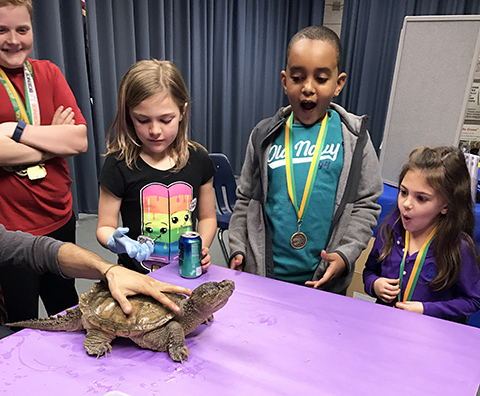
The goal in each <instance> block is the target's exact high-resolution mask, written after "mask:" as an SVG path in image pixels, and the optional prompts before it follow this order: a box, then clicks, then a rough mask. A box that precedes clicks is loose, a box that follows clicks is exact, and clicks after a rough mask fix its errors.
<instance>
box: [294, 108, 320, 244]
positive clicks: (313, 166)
mask: <svg viewBox="0 0 480 396" xmlns="http://www.w3.org/2000/svg"><path fill="white" fill-rule="evenodd" d="M292 124H293V113H292V114H291V115H290V117H288V120H287V125H286V126H285V170H286V173H287V189H288V196H289V197H290V201H291V202H292V204H293V207H294V209H295V211H296V212H297V226H298V230H297V232H295V233H294V234H293V235H292V237H291V238H290V245H291V246H292V247H293V248H294V249H303V248H304V247H305V245H306V244H307V236H306V235H305V234H304V233H303V232H301V231H300V227H301V226H302V222H303V217H304V216H305V212H306V211H307V207H308V203H309V201H310V196H311V194H312V190H313V183H314V181H315V178H316V176H317V170H318V163H319V161H320V154H321V152H322V151H323V146H324V145H325V136H326V135H327V129H328V112H327V113H325V117H323V120H322V125H321V128H320V132H319V133H318V137H317V142H316V144H315V151H314V153H313V157H312V162H311V163H310V168H309V170H308V176H307V181H306V183H305V190H304V191H303V197H302V202H301V204H300V207H299V206H298V202H297V191H296V188H295V175H294V172H293V159H292V151H293V148H292V146H293V143H292V140H293V139H292V138H290V134H291V132H292Z"/></svg>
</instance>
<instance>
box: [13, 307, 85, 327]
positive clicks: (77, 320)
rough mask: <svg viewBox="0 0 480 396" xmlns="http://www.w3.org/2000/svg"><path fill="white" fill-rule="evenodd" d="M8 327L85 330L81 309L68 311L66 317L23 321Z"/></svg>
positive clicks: (58, 316) (59, 316)
mask: <svg viewBox="0 0 480 396" xmlns="http://www.w3.org/2000/svg"><path fill="white" fill-rule="evenodd" d="M7 326H13V327H27V328H29V329H37V330H50V331H78V330H83V329H84V327H83V323H82V312H81V311H80V308H79V307H76V308H73V309H67V312H66V314H65V315H57V316H50V317H49V318H40V319H30V320H22V321H20V322H14V323H7Z"/></svg>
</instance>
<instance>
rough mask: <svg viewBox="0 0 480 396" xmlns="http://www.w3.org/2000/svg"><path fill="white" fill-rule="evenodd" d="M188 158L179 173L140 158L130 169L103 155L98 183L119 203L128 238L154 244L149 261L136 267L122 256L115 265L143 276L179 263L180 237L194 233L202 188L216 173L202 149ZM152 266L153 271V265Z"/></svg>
mask: <svg viewBox="0 0 480 396" xmlns="http://www.w3.org/2000/svg"><path fill="white" fill-rule="evenodd" d="M189 155H190V156H189V159H188V163H187V165H185V166H184V167H183V168H182V169H181V170H180V171H179V172H177V173H174V172H171V171H169V170H167V171H163V170H158V169H155V168H152V167H151V166H150V165H148V164H147V163H145V161H143V160H142V159H141V158H140V157H139V158H138V159H137V163H136V165H133V168H132V169H130V168H128V167H127V165H126V163H125V161H118V160H117V159H116V158H115V154H111V155H109V156H107V158H106V160H105V164H104V166H103V168H102V171H101V173H100V178H99V182H100V184H101V185H102V186H104V187H105V188H107V189H108V190H109V191H110V192H111V193H112V194H114V195H115V196H116V197H118V198H121V199H122V203H121V206H120V213H121V216H122V223H123V227H128V228H129V229H130V231H129V232H128V234H127V235H128V236H129V237H130V238H132V239H133V240H137V238H138V237H139V235H146V236H148V237H150V238H152V239H154V240H155V250H154V252H153V254H152V257H151V261H149V262H146V263H143V264H141V263H139V262H138V261H136V260H135V259H132V258H130V257H128V255H126V254H121V255H119V263H121V264H123V265H124V266H126V267H127V268H130V269H133V270H136V271H138V272H142V273H146V272H149V271H150V270H151V266H152V265H158V266H161V265H163V264H167V263H169V262H175V261H177V260H178V239H179V237H180V234H181V233H182V232H184V231H189V230H192V229H195V227H196V219H197V210H196V207H197V202H198V193H199V189H200V187H201V186H202V185H203V184H205V183H207V182H208V181H209V180H210V179H211V178H212V177H213V175H214V174H215V166H214V164H213V162H212V160H211V159H210V157H209V156H208V153H207V152H206V151H205V150H204V149H203V148H197V149H194V148H192V147H190V148H189ZM154 268H155V267H154Z"/></svg>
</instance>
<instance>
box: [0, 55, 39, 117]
mask: <svg viewBox="0 0 480 396" xmlns="http://www.w3.org/2000/svg"><path fill="white" fill-rule="evenodd" d="M23 75H24V86H25V103H26V105H27V107H26V108H25V106H24V105H23V103H22V100H21V99H20V97H19V96H18V93H17V90H16V89H15V87H14V86H13V84H12V82H11V81H10V79H9V78H8V76H7V74H6V73H5V71H4V70H3V69H2V68H0V82H1V83H2V85H3V86H4V88H5V90H6V91H7V94H8V97H9V98H10V101H11V102H12V106H13V110H14V111H15V121H18V120H23V121H25V122H26V123H27V124H31V125H40V108H39V106H38V98H37V92H36V90H35V84H34V81H33V67H32V65H31V64H30V62H29V61H26V62H25V64H24V65H23Z"/></svg>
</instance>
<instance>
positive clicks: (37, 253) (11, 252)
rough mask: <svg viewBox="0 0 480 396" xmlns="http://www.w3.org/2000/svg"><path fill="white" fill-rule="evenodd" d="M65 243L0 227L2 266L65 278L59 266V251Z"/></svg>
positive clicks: (0, 259)
mask: <svg viewBox="0 0 480 396" xmlns="http://www.w3.org/2000/svg"><path fill="white" fill-rule="evenodd" d="M62 245H63V242H60V241H57V240H56V239H53V238H49V237H45V236H33V235H31V234H27V233H24V232H21V231H7V230H5V227H4V226H3V225H0V266H1V267H3V266H6V265H15V266H17V267H24V268H30V269H32V270H33V271H35V272H37V273H45V272H52V273H54V274H57V275H60V276H63V274H62V273H61V272H60V268H59V264H58V250H59V249H60V247H61V246H62Z"/></svg>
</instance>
